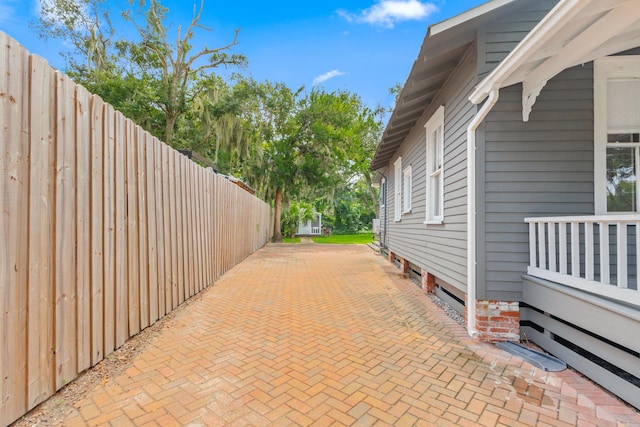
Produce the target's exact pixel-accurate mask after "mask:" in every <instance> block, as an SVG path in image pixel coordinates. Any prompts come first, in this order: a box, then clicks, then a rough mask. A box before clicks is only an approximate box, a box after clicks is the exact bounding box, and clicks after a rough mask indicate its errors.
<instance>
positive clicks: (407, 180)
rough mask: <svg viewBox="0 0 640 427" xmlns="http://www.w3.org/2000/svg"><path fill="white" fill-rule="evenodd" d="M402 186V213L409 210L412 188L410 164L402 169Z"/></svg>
mask: <svg viewBox="0 0 640 427" xmlns="http://www.w3.org/2000/svg"><path fill="white" fill-rule="evenodd" d="M402 175H403V178H404V180H403V182H402V184H403V187H404V193H403V196H404V197H403V208H404V209H403V210H402V212H403V213H408V212H411V192H412V190H413V188H412V185H411V165H409V166H407V167H406V168H405V169H404V172H403V174H402Z"/></svg>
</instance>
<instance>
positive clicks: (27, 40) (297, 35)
mask: <svg viewBox="0 0 640 427" xmlns="http://www.w3.org/2000/svg"><path fill="white" fill-rule="evenodd" d="M38 1H47V0H0V30H2V31H4V32H5V33H7V34H9V35H10V36H12V37H13V38H15V39H16V40H18V42H19V43H20V44H22V45H23V46H25V47H26V48H27V49H29V51H31V52H32V53H35V54H38V55H40V56H42V57H44V58H45V59H47V60H48V61H49V63H50V64H51V65H52V66H54V67H56V68H60V69H62V68H64V61H63V59H62V58H61V56H60V54H59V52H60V51H61V50H62V49H64V45H63V44H62V43H60V42H56V41H51V40H48V41H45V40H41V39H39V38H38V37H37V34H36V31H35V30H34V29H32V28H30V27H29V23H30V22H33V21H34V20H36V19H37V13H38ZM484 2H485V0H431V1H421V0H324V1H319V2H315V1H314V2H311V1H304V0H302V1H300V0H296V1H289V0H271V1H265V0H260V1H255V0H205V2H204V11H203V14H202V18H201V23H202V24H203V25H204V26H206V27H208V28H211V29H212V31H204V30H200V31H199V32H197V33H196V42H197V43H202V44H205V43H206V44H207V45H208V46H209V47H216V46H221V45H223V44H226V43H228V42H229V41H230V40H231V39H232V38H233V33H234V30H235V29H236V28H239V29H240V33H239V37H238V41H239V42H240V43H239V45H237V46H236V47H235V48H234V52H237V53H242V54H244V55H245V56H246V57H247V59H248V61H249V64H248V67H247V69H246V70H245V73H247V74H250V75H251V76H253V77H254V78H255V79H256V80H259V81H263V80H270V81H273V82H280V81H281V82H284V83H286V84H287V85H288V86H289V87H291V88H298V87H300V86H305V87H306V88H311V87H312V86H313V85H314V84H316V85H321V86H323V87H324V88H325V89H326V90H329V91H331V90H336V89H345V90H349V91H350V92H353V93H357V94H358V95H360V97H361V98H362V100H363V101H364V102H365V103H366V104H368V105H370V106H372V107H373V106H375V105H377V104H380V105H383V106H389V105H390V104H391V103H392V101H393V97H392V96H391V95H389V93H388V91H389V88H390V87H392V86H393V85H394V84H395V83H401V84H404V82H405V80H406V78H407V75H408V73H409V71H410V69H411V65H412V64H413V61H414V60H415V59H416V56H417V54H418V51H419V49H420V46H421V44H422V41H423V39H424V36H425V33H426V30H427V27H428V26H429V25H430V24H433V23H436V22H440V21H442V20H444V19H447V18H450V17H452V16H455V15H457V14H459V13H461V12H463V11H465V10H467V9H470V8H472V7H475V6H477V5H479V4H482V3H484ZM106 3H107V4H108V5H109V6H110V7H113V9H114V10H120V9H121V8H123V7H125V6H126V4H127V0H106ZM162 3H163V4H164V5H165V6H167V7H168V8H169V16H168V24H169V26H170V32H169V34H170V35H173V37H175V34H176V31H177V28H178V25H181V24H182V25H183V26H186V25H188V23H189V22H190V20H191V16H192V14H193V7H194V3H195V4H197V5H198V6H199V5H200V0H195V1H194V0H164V1H162ZM116 27H117V29H118V30H119V32H120V33H121V35H122V36H124V37H129V38H133V37H135V36H136V34H135V30H133V29H131V28H128V29H125V27H123V26H120V25H117V26H116ZM195 47H196V48H197V47H198V45H197V44H196V46H195Z"/></svg>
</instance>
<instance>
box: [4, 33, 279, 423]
mask: <svg viewBox="0 0 640 427" xmlns="http://www.w3.org/2000/svg"><path fill="white" fill-rule="evenodd" d="M0 149H1V151H0V425H6V424H9V423H11V422H13V421H14V420H16V419H17V418H18V417H20V416H21V415H23V414H24V413H26V412H27V411H28V410H29V409H31V408H33V407H34V406H36V405H37V404H38V403H40V402H42V401H43V400H45V399H46V398H47V397H49V396H51V395H52V394H53V393H54V392H55V391H56V390H57V389H59V388H60V387H62V386H64V385H65V384H66V383H67V382H69V381H71V380H73V379H74V378H75V377H76V376H77V375H78V374H79V373H80V372H82V371H84V370H85V369H87V368H89V367H91V366H93V365H95V364H96V363H98V362H99V361H100V360H102V359H103V358H104V357H105V356H106V355H108V354H109V353H111V352H112V351H114V349H116V348H118V347H120V346H121V345H122V344H123V343H124V342H125V341H126V340H127V339H128V338H130V337H131V336H133V335H135V334H137V333H138V332H140V331H141V330H143V329H144V328H146V327H147V326H149V325H151V324H153V323H154V322H156V321H157V320H158V319H160V318H161V317H162V316H164V315H165V314H167V313H169V312H170V311H171V310H173V309H174V308H176V307H177V306H178V305H179V304H180V303H182V302H183V301H185V300H186V299H188V298H189V297H191V296H193V295H194V294H196V293H198V292H199V291H201V290H203V289H204V288H206V287H207V286H209V285H211V284H212V283H213V282H214V281H215V280H216V279H217V278H218V277H219V276H220V275H221V274H223V273H224V272H225V271H227V270H228V269H229V268H231V267H232V266H234V265H235V264H237V263H238V262H240V261H241V260H242V259H244V258H245V257H246V256H248V255H249V254H250V253H252V252H253V251H255V250H256V249H258V248H260V247H261V246H263V245H264V244H265V243H266V242H267V240H268V238H269V237H270V234H271V232H270V208H269V206H268V205H267V204H266V203H264V202H262V201H260V200H259V199H257V198H255V197H254V196H252V195H250V194H249V193H247V192H246V191H244V190H243V189H242V188H240V187H238V186H237V185H235V184H233V183H232V182H229V181H228V180H226V179H224V178H223V177H221V176H218V175H216V174H214V173H213V172H211V171H209V170H205V169H204V168H202V167H200V166H198V165H196V164H195V163H193V162H191V161H190V160H189V159H187V158H186V157H184V156H182V155H181V154H179V153H178V152H176V151H174V150H172V149H171V148H169V147H168V146H166V145H165V144H163V143H162V142H160V141H159V140H158V139H156V138H154V137H153V136H151V135H150V134H148V133H147V132H145V131H143V130H142V129H141V128H140V127H138V126H136V125H135V124H134V123H133V122H131V121H130V120H128V119H126V118H125V117H123V115H122V114H120V113H119V112H117V111H114V109H113V107H111V106H110V105H108V104H106V103H104V102H103V101H102V100H101V99H100V98H99V97H97V96H92V95H91V94H89V93H88V92H87V91H86V90H85V89H84V88H82V87H80V86H77V85H76V84H74V83H73V82H72V81H71V80H70V79H69V78H68V77H67V76H65V75H64V74H62V73H60V72H56V71H55V70H53V69H52V68H50V67H49V65H48V64H47V63H46V62H45V61H44V60H43V59H41V58H39V57H37V56H30V55H29V54H28V52H27V51H26V50H25V49H23V48H22V47H21V46H19V45H18V43H17V42H15V41H14V40H12V39H11V38H9V37H8V36H7V35H5V34H4V33H2V32H0Z"/></svg>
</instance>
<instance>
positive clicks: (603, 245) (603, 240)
mask: <svg viewBox="0 0 640 427" xmlns="http://www.w3.org/2000/svg"><path fill="white" fill-rule="evenodd" d="M598 224H600V282H602V283H604V284H607V285H608V284H610V283H611V273H610V271H609V223H608V222H604V221H603V222H599V223H598Z"/></svg>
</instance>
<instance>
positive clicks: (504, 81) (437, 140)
mask: <svg viewBox="0 0 640 427" xmlns="http://www.w3.org/2000/svg"><path fill="white" fill-rule="evenodd" d="M639 47H640V2H639V1H638V0H560V1H558V0H493V1H490V2H487V3H485V4H483V5H481V6H478V7H477V8H475V9H472V10H469V11H467V12H465V13H463V14H461V15H458V16H456V17H453V18H451V19H449V20H447V21H444V22H441V23H438V24H435V25H432V26H431V27H429V30H428V32H427V34H426V37H425V39H424V42H423V45H422V47H421V49H420V52H419V55H418V58H417V59H416V61H415V63H414V64H413V67H412V69H411V72H410V74H409V77H408V79H407V82H406V83H405V85H404V88H403V90H402V92H401V94H400V96H399V97H398V100H397V104H396V107H395V110H394V111H393V113H392V115H391V117H390V119H389V122H388V124H387V127H386V130H385V132H384V134H383V137H382V140H381V141H380V143H379V145H378V148H377V151H376V154H375V156H374V158H373V160H372V163H371V169H372V170H375V171H377V172H378V174H377V175H378V181H379V182H380V184H381V188H382V191H381V195H382V197H381V204H380V205H381V208H380V226H381V244H382V246H383V251H384V252H386V253H387V254H388V256H389V260H390V261H392V262H395V263H397V264H398V265H399V266H400V268H402V269H403V271H404V272H406V273H407V274H410V275H416V276H418V277H421V280H422V286H423V288H424V289H425V290H426V291H427V292H435V293H436V294H438V295H439V296H440V297H442V298H443V299H445V300H446V301H447V302H449V303H450V304H451V305H452V306H453V307H454V308H456V309H457V310H459V311H460V312H461V313H464V314H465V318H466V326H467V329H468V331H469V334H470V335H471V336H473V337H477V338H479V339H481V340H485V341H498V340H518V339H520V338H526V339H527V340H530V341H533V342H535V343H537V344H538V345H539V346H541V347H542V348H544V349H545V350H547V351H549V352H550V353H552V354H555V355H556V356H558V357H560V358H562V359H563V360H565V361H566V362H567V363H568V364H569V365H571V366H573V367H574V368H576V369H578V370H580V371H582V372H583V373H585V374H586V375H588V376H589V377H591V378H592V379H594V380H595V381H597V382H599V383H600V384H602V385H603V386H605V387H607V388H609V389H610V390H612V391H614V392H615V393H616V394H618V395H619V396H620V397H621V398H623V399H624V400H626V401H628V402H629V403H631V404H633V405H635V406H636V407H639V408H640V292H639V289H638V277H640V262H638V256H639V255H640V251H638V250H637V249H638V248H639V247H640V215H639V214H638V213H639V210H640V208H639V206H640V191H638V188H637V185H638V175H639V174H640V170H639V165H640V48H639Z"/></svg>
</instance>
